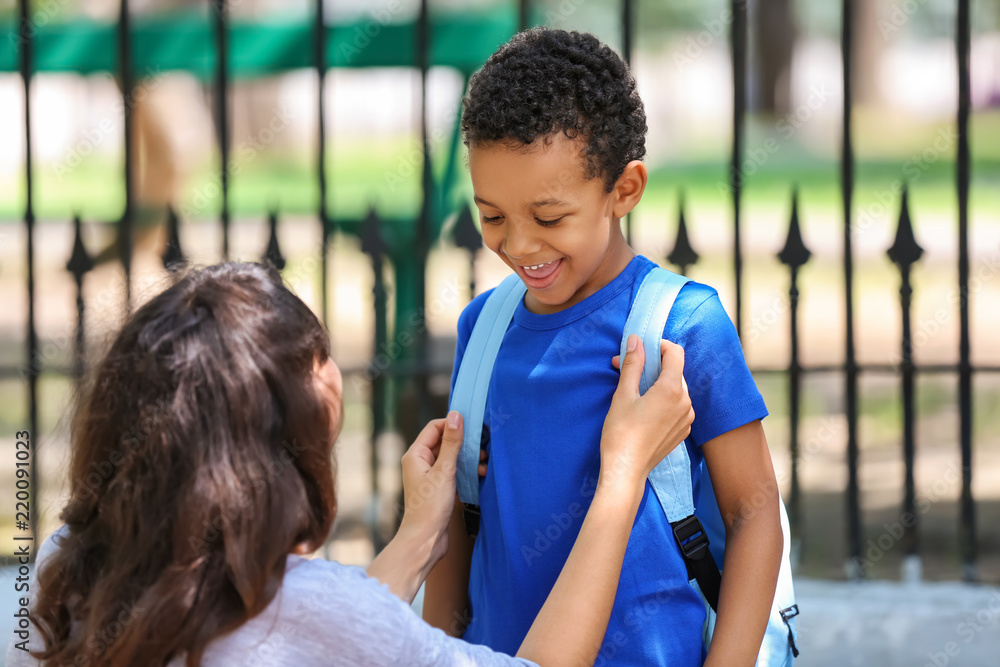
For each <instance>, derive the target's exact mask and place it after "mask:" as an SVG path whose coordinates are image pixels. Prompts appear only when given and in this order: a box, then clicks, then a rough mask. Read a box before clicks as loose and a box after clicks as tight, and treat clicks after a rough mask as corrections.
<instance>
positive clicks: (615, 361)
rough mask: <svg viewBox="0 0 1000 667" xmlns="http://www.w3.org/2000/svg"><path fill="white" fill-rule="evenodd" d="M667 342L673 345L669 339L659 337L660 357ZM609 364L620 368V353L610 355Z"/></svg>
mask: <svg viewBox="0 0 1000 667" xmlns="http://www.w3.org/2000/svg"><path fill="white" fill-rule="evenodd" d="M668 344H669V345H673V343H671V342H670V341H668V340H667V339H665V338H661V339H660V356H661V357H662V356H663V353H664V352H665V351H666V349H667V345H668ZM611 365H612V366H614V367H615V368H619V369H620V368H621V367H622V358H621V355H619V354H616V355H615V356H613V357H611Z"/></svg>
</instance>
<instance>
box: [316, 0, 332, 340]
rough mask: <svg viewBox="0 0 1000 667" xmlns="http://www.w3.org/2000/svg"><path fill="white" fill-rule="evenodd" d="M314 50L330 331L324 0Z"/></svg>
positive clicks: (323, 290)
mask: <svg viewBox="0 0 1000 667" xmlns="http://www.w3.org/2000/svg"><path fill="white" fill-rule="evenodd" d="M314 47H315V51H314V53H313V59H314V60H315V63H314V65H315V67H316V75H317V76H318V77H319V82H318V86H317V91H316V92H317V95H318V96H319V99H318V104H317V120H318V125H317V134H318V135H319V137H318V141H319V146H318V147H317V149H318V150H317V155H316V178H317V180H318V185H319V226H320V238H321V239H322V242H321V244H320V248H321V252H322V253H323V257H322V259H321V261H320V289H319V293H320V299H321V300H322V305H321V306H320V316H321V317H322V318H323V324H324V325H326V327H327V330H328V331H329V328H330V312H329V303H328V301H329V298H330V293H329V286H328V285H327V277H328V275H329V269H330V267H329V257H328V256H329V248H328V244H329V242H330V224H329V219H328V218H327V209H326V205H327V203H326V99H325V95H326V12H325V8H324V0H316V41H315V43H314Z"/></svg>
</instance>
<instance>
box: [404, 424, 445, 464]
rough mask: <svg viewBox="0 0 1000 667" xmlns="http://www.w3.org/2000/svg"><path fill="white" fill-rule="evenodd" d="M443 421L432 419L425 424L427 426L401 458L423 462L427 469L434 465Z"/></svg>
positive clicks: (439, 444)
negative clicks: (410, 458)
mask: <svg viewBox="0 0 1000 667" xmlns="http://www.w3.org/2000/svg"><path fill="white" fill-rule="evenodd" d="M444 421H445V420H444V419H434V420H431V421H429V422H427V426H425V427H424V428H423V430H422V431H420V433H419V434H417V437H416V439H415V440H414V441H413V444H412V445H410V448H409V449H407V450H406V453H405V454H404V455H403V456H404V457H406V456H409V457H413V458H417V459H419V460H420V461H423V462H425V463H426V464H427V467H430V466H432V465H434V462H435V461H436V460H437V458H438V449H439V448H440V446H441V434H442V433H444Z"/></svg>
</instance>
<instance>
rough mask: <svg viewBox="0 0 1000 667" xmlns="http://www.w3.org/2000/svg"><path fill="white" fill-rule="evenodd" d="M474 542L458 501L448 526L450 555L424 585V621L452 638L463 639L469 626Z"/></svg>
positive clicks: (442, 560) (436, 567)
mask: <svg viewBox="0 0 1000 667" xmlns="http://www.w3.org/2000/svg"><path fill="white" fill-rule="evenodd" d="M474 544H475V538H472V537H470V536H469V533H468V532H467V531H466V530H465V513H464V506H463V505H462V503H461V501H460V500H459V499H458V496H456V497H455V508H454V510H453V511H452V513H451V521H450V522H449V523H448V551H447V552H446V553H445V555H444V557H443V558H441V560H439V561H438V563H437V565H435V566H434V568H433V569H432V570H431V571H430V574H428V575H427V580H426V582H425V583H424V610H423V616H424V620H425V621H427V622H428V623H429V624H430V625H433V626H434V627H436V628H441V629H442V630H444V631H445V632H446V633H448V634H449V635H451V636H453V637H461V636H462V635H463V634H464V633H465V628H466V627H467V626H468V625H469V621H470V620H471V615H470V611H469V567H470V565H471V563H472V546H473V545H474Z"/></svg>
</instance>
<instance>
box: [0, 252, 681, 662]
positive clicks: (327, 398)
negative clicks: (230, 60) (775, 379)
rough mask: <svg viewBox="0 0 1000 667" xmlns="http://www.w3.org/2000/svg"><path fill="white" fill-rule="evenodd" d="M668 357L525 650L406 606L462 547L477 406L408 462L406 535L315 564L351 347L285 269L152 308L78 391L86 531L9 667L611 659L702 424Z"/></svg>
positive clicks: (606, 440)
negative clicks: (636, 528)
mask: <svg viewBox="0 0 1000 667" xmlns="http://www.w3.org/2000/svg"><path fill="white" fill-rule="evenodd" d="M665 349H666V350H667V351H666V352H665V354H664V373H663V375H662V376H661V378H660V381H659V382H657V384H656V385H655V386H654V388H653V389H651V390H650V391H649V392H647V393H646V395H645V396H643V397H641V398H640V397H639V393H638V379H639V375H640V373H641V369H642V361H643V359H642V346H637V348H636V349H635V352H634V354H629V355H628V357H627V360H626V362H625V367H624V369H623V371H622V379H621V385H620V387H619V390H618V392H617V394H616V397H615V401H614V403H613V404H612V408H611V411H610V413H609V415H608V418H607V422H606V425H605V431H604V437H603V441H602V444H601V447H602V449H601V457H602V465H601V475H600V480H599V482H598V487H597V489H596V492H595V494H594V498H593V501H592V504H591V507H590V509H589V512H588V514H587V516H586V518H585V520H584V523H583V525H582V527H581V530H580V533H579V536H578V539H577V542H576V546H575V547H574V550H573V552H572V554H571V555H570V558H569V560H568V561H567V563H566V565H565V567H564V569H563V572H562V575H561V577H560V578H559V580H558V581H557V583H556V585H555V587H554V588H553V590H552V592H551V594H550V596H549V598H548V602H547V603H546V604H545V606H544V607H543V609H542V610H541V612H540V614H539V616H538V618H537V619H536V620H535V623H534V625H533V626H532V628H531V631H530V633H529V634H528V636H527V637H526V639H525V640H524V643H523V645H522V646H521V648H520V651H519V652H518V656H519V657H518V658H511V657H508V656H503V655H500V654H496V653H493V652H492V651H490V650H489V649H487V648H486V647H482V646H476V645H471V644H467V643H465V642H463V641H461V640H458V639H454V638H452V637H448V636H446V635H445V634H444V633H443V632H441V631H440V630H437V629H433V628H431V627H430V626H428V625H426V624H425V623H424V622H423V621H422V620H420V619H419V618H418V617H417V616H416V615H415V614H413V613H412V611H411V610H410V609H409V608H408V606H407V605H406V604H405V603H407V602H409V601H411V600H412V598H413V596H414V595H415V593H416V591H417V589H418V587H419V586H420V583H421V582H422V581H423V579H424V577H425V575H426V574H427V572H428V571H429V570H430V568H431V567H432V566H433V565H434V564H435V563H436V562H437V561H438V560H439V559H440V558H441V556H442V555H443V554H444V553H445V551H446V550H447V543H446V542H447V530H446V529H447V523H448V520H449V517H450V516H451V510H452V505H453V503H454V498H455V481H454V473H455V463H456V458H457V455H458V451H459V449H460V446H461V441H462V425H461V419H460V417H459V416H458V414H457V413H452V414H450V415H449V417H448V419H447V421H446V420H443V419H439V420H436V421H433V422H431V423H430V424H428V426H427V427H426V428H425V429H424V430H423V432H422V433H421V434H420V435H419V436H418V438H417V440H416V441H415V442H414V443H413V445H412V446H411V447H410V448H409V450H408V451H407V453H406V455H405V456H404V457H403V482H404V493H405V497H406V499H407V501H406V508H405V512H404V517H403V520H402V524H401V526H400V529H399V531H398V533H397V535H396V537H395V538H394V539H393V540H392V542H391V543H390V544H389V545H388V546H387V547H386V548H385V549H384V550H383V551H382V553H380V554H379V555H378V557H377V558H376V559H375V560H374V562H373V563H372V564H371V565H370V566H369V568H368V570H367V572H366V571H365V570H362V569H361V568H357V567H351V566H345V565H341V564H339V563H336V562H330V561H327V560H324V559H321V558H316V559H312V560H309V559H306V558H303V557H302V554H309V553H311V552H313V551H315V550H316V549H317V548H319V547H320V546H321V545H322V544H323V542H324V541H325V540H326V537H327V535H328V533H329V531H330V527H331V525H332V523H333V519H334V515H335V512H336V494H335V492H334V484H333V480H334V477H333V469H332V448H333V443H334V441H335V440H336V438H337V435H338V434H339V431H340V427H341V423H342V413H341V411H342V404H341V388H342V384H341V383H342V381H341V376H340V371H339V370H338V369H337V367H336V365H335V364H334V363H333V361H332V360H331V359H330V348H329V339H328V337H327V335H326V333H325V331H324V329H323V327H322V325H321V324H320V323H319V321H318V320H317V319H316V317H315V316H314V315H313V313H312V312H311V311H310V310H309V308H308V307H307V306H306V305H305V304H304V303H303V302H302V301H301V300H300V299H299V298H298V297H296V296H295V295H294V294H292V293H291V292H290V291H289V290H288V289H287V288H286V287H285V286H284V284H283V282H282V279H281V276H280V275H279V274H278V273H277V272H276V271H275V270H274V269H273V268H271V267H269V266H264V265H260V264H237V263H225V264H219V265H216V266H211V267H207V268H204V269H199V270H194V271H192V272H190V273H188V274H187V275H186V276H185V277H184V278H183V279H181V280H180V281H179V282H177V283H176V284H175V285H173V286H172V287H170V288H169V289H167V290H166V291H164V292H163V293H161V294H159V295H158V296H156V297H154V298H152V299H151V300H150V301H149V302H148V303H146V304H145V305H144V306H142V307H141V308H140V309H139V310H137V311H136V312H135V314H134V315H133V316H132V317H131V318H130V319H129V320H128V322H126V324H125V325H124V327H123V328H122V330H121V332H120V333H119V334H118V336H117V337H116V339H115V341H114V343H113V344H112V346H111V347H110V349H109V351H108V352H107V354H106V356H105V357H104V359H103V360H102V361H101V362H100V363H99V364H98V365H97V366H96V367H95V369H94V372H93V376H92V377H91V378H90V380H89V381H88V385H87V386H86V387H85V388H83V389H82V390H81V392H80V394H79V396H78V398H77V404H76V407H75V413H74V419H73V423H72V434H71V439H72V460H71V464H70V490H71V497H70V499H69V502H68V503H67V505H66V507H65V509H64V510H63V512H62V514H61V518H62V519H63V520H64V522H65V525H64V526H62V527H61V528H60V529H59V531H57V532H56V533H55V534H54V535H53V537H51V538H50V539H49V540H47V541H46V543H45V544H44V545H43V546H42V548H41V549H40V551H39V553H38V556H37V560H36V574H35V576H36V582H33V584H32V587H31V596H32V600H31V605H32V610H33V613H32V620H33V623H34V624H35V626H37V627H32V628H31V637H30V641H29V643H28V644H27V645H26V646H25V648H28V649H31V650H33V651H34V653H33V656H34V657H31V656H29V654H28V653H27V652H26V651H24V650H21V649H20V648H18V647H17V646H15V644H14V643H12V645H11V647H10V649H9V650H8V657H7V664H8V665H11V666H14V665H35V664H39V662H37V661H36V658H38V659H40V660H41V661H42V662H41V664H46V665H50V664H51V665H64V664H71V665H91V666H94V665H114V666H118V665H122V666H124V665H130V666H131V665H143V666H145V665H166V664H169V665H171V666H180V665H189V666H193V665H199V664H204V665H229V664H239V665H258V664H259V665H383V664H406V665H448V664H482V665H507V664H532V662H534V663H538V664H543V665H562V664H571V663H572V664H581V663H584V664H590V663H592V662H593V660H594V659H595V657H596V654H597V651H598V649H599V647H600V645H601V640H602V638H603V635H604V631H605V628H606V625H607V619H608V615H609V614H610V610H611V605H612V602H613V600H614V594H615V590H616V587H617V583H618V576H619V572H620V568H621V562H622V556H623V553H624V550H625V545H626V543H627V542H628V536H629V532H630V529H631V526H632V522H633V520H634V517H635V514H636V511H637V509H638V505H639V501H640V499H641V498H642V493H643V487H644V484H645V478H646V475H647V474H648V473H649V471H650V470H651V469H652V467H653V466H654V465H655V464H656V463H657V462H658V461H659V460H660V459H662V458H663V456H665V455H666V454H667V453H668V452H669V451H670V449H672V447H673V445H674V444H676V443H678V442H680V441H682V440H683V439H684V438H685V437H686V435H687V433H688V430H689V427H690V424H691V420H692V414H691V409H690V401H689V400H688V398H687V390H686V387H685V386H684V384H683V378H682V377H681V370H682V365H683V357H682V354H681V352H680V351H679V348H677V347H676V346H669V345H668V346H667V347H666V348H665ZM610 361H611V360H609V362H610ZM16 641H17V640H15V642H16Z"/></svg>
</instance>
